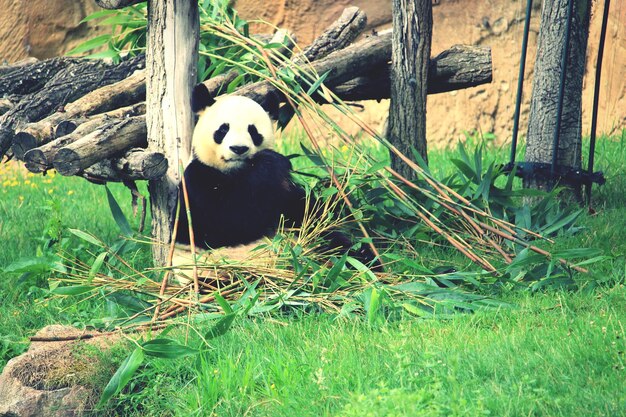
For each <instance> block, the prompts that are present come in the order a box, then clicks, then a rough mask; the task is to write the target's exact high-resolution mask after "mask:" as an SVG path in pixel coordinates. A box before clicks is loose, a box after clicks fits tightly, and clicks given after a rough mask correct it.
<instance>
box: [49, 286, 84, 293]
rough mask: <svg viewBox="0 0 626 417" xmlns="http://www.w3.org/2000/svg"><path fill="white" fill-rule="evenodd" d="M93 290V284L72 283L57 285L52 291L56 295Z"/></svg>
mask: <svg viewBox="0 0 626 417" xmlns="http://www.w3.org/2000/svg"><path fill="white" fill-rule="evenodd" d="M93 290H94V287H92V286H91V285H70V286H67V287H57V288H55V289H54V290H52V291H50V292H51V293H52V294H56V295H80V294H84V293H86V292H89V291H93Z"/></svg>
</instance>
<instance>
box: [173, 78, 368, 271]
mask: <svg viewBox="0 0 626 417" xmlns="http://www.w3.org/2000/svg"><path fill="white" fill-rule="evenodd" d="M264 104H265V105H264V106H260V105H259V104H257V103H255V102H253V101H252V100H250V99H247V98H244V97H237V96H224V97H220V98H218V99H217V100H215V99H213V98H212V97H211V96H210V94H209V92H208V90H207V89H206V87H205V86H204V85H202V84H199V85H198V86H197V87H196V88H195V89H194V91H193V94H192V109H193V111H194V112H196V113H197V114H198V115H199V117H198V122H197V124H196V127H195V129H194V135H193V141H192V150H193V154H192V160H191V162H190V163H189V164H188V165H187V167H186V168H185V171H184V179H185V186H186V188H187V195H188V199H189V211H190V213H191V219H192V225H193V232H194V237H195V245H196V246H198V247H201V248H206V249H217V248H221V247H235V246H239V245H246V244H248V243H252V242H255V241H257V240H259V239H261V238H263V237H271V236H273V235H274V234H275V233H276V231H277V229H278V227H279V223H280V221H281V216H282V218H283V219H284V221H285V226H287V227H299V226H300V225H301V224H302V221H303V218H304V215H305V212H306V211H307V210H309V211H310V210H314V207H315V206H316V204H315V200H314V199H313V198H310V199H307V196H306V193H305V191H304V190H303V189H302V187H300V186H298V185H296V184H295V183H294V182H293V181H292V178H291V170H292V167H291V163H290V161H289V159H288V158H287V157H285V156H284V155H281V154H279V153H277V152H275V151H273V150H272V149H271V148H272V147H273V143H274V131H273V126H272V122H271V119H270V117H269V115H268V113H269V114H276V112H277V105H278V103H277V102H274V101H272V100H270V101H268V102H266V103H264ZM179 188H180V189H179V196H180V198H179V206H180V214H179V223H178V228H177V231H176V241H177V242H178V243H183V244H189V243H190V241H189V231H188V230H189V225H188V222H187V214H186V209H187V207H186V204H185V200H184V196H183V192H182V183H181V185H180V187H179ZM307 205H308V206H307ZM313 215H314V214H313ZM326 240H327V243H326V245H325V247H324V248H323V250H324V251H330V252H333V251H335V252H337V251H339V252H342V253H345V252H348V251H349V252H350V255H351V256H353V257H355V258H357V259H359V260H360V261H361V262H363V263H366V264H367V263H371V262H372V261H373V260H374V259H375V256H374V254H373V253H372V252H371V251H370V250H369V248H368V247H367V246H366V245H363V246H362V247H361V249H359V250H351V247H352V241H351V239H350V238H348V237H347V236H346V235H345V234H343V233H341V232H340V231H334V232H331V233H328V235H327V236H326ZM373 265H374V267H375V268H376V269H379V267H380V263H379V262H378V261H377V260H376V261H375V263H374V264H373Z"/></svg>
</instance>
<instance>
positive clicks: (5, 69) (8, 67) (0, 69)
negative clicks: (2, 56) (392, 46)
mask: <svg viewBox="0 0 626 417" xmlns="http://www.w3.org/2000/svg"><path fill="white" fill-rule="evenodd" d="M36 62H39V60H38V59H37V58H35V57H28V58H24V59H21V60H19V61H17V62H13V63H11V64H7V63H3V64H2V65H0V77H3V76H4V75H5V74H8V73H9V72H11V71H13V70H15V69H16V68H22V67H25V66H26V65H31V64H34V63H36Z"/></svg>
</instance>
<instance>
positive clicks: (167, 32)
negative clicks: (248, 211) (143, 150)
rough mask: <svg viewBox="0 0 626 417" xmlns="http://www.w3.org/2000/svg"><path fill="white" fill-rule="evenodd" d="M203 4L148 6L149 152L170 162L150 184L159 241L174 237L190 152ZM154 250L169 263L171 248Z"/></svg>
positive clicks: (173, 0) (163, 1) (170, 1)
mask: <svg viewBox="0 0 626 417" xmlns="http://www.w3.org/2000/svg"><path fill="white" fill-rule="evenodd" d="M198 13H199V12H198V2H196V1H178V0H160V1H151V2H148V27H149V30H148V39H147V48H146V51H147V52H146V53H147V63H148V65H147V68H146V69H147V71H148V73H147V78H146V81H147V97H146V104H147V107H148V111H147V119H146V121H147V124H148V137H149V140H150V148H151V149H154V150H155V151H158V152H162V153H163V154H164V155H165V156H166V157H167V159H168V161H170V163H169V166H168V170H167V173H166V174H165V175H164V176H163V177H161V178H160V179H158V180H152V181H150V182H149V185H148V187H149V191H150V205H151V208H152V210H151V211H152V236H153V238H154V239H155V240H156V241H157V242H161V243H165V244H166V243H168V242H169V241H170V238H171V230H172V217H173V216H172V215H173V213H174V208H175V207H176V197H177V189H178V183H179V181H180V175H179V169H178V161H179V159H181V160H182V161H183V162H186V161H187V160H188V158H189V155H190V151H191V135H192V132H193V124H194V116H193V113H192V111H191V108H190V106H189V103H190V102H191V91H192V90H193V87H194V85H195V83H196V73H197V64H198V37H199V16H198ZM152 247H153V255H154V261H155V264H156V265H164V264H165V262H166V258H167V256H166V255H167V248H166V245H160V244H155V245H152Z"/></svg>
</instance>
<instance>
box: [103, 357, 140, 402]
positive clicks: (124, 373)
mask: <svg viewBox="0 0 626 417" xmlns="http://www.w3.org/2000/svg"><path fill="white" fill-rule="evenodd" d="M144 357H145V356H144V353H143V350H142V349H141V348H140V347H137V348H135V350H133V352H132V353H131V354H130V355H129V356H128V357H127V358H126V359H125V360H124V362H122V364H121V365H120V367H119V368H118V369H117V371H115V374H113V377H112V378H111V380H110V381H109V383H108V384H107V386H106V387H105V388H104V391H103V392H102V397H100V401H99V402H98V407H101V406H102V405H104V404H106V403H107V402H108V401H109V400H110V399H111V398H112V397H113V396H114V395H117V394H119V393H120V391H122V389H124V387H125V386H126V384H128V382H129V381H130V379H131V378H132V377H133V375H134V374H135V372H137V369H139V366H141V364H142V363H143V360H144Z"/></svg>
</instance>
